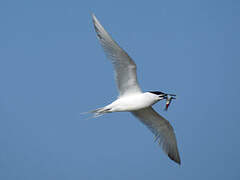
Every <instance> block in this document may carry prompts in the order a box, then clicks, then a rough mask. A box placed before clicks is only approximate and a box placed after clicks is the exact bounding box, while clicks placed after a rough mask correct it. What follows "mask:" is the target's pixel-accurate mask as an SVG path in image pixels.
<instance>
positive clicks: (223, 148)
mask: <svg viewBox="0 0 240 180" xmlns="http://www.w3.org/2000/svg"><path fill="white" fill-rule="evenodd" d="M92 12H94V13H95V14H96V16H97V18H98V19H99V20H100V22H101V23H102V24H103V25H104V27H105V28H106V30H107V31H108V32H109V33H110V34H111V35H112V36H113V38H114V39H115V40H116V41H117V42H118V43H119V44H120V45H121V46H122V47H124V49H125V50H126V51H127V52H128V53H129V55H130V56H131V57H132V58H133V59H134V60H135V62H136V64H137V66H138V79H139V83H140V85H141V87H142V89H143V90H144V91H148V90H159V91H163V92H169V93H176V94H177V101H175V102H174V103H173V104H172V105H171V107H170V108H169V111H168V112H164V111H163V109H164V103H163V102H160V103H158V104H156V105H155V106H154V108H155V109H156V110H157V111H158V112H159V113H161V114H162V115H163V116H164V117H166V118H167V119H168V120H169V121H170V123H171V124H172V125H173V127H174V129H175V132H176V136H177V140H178V147H179V151H180V155H181V160H182V165H181V166H178V165H177V164H176V163H174V162H173V161H171V160H169V159H168V157H167V156H166V155H165V154H164V153H163V152H162V150H161V148H160V147H159V146H158V145H157V143H154V138H153V135H152V134H151V132H150V131H149V130H148V129H147V128H146V127H145V126H144V125H142V124H141V123H140V122H139V121H138V120H137V119H135V118H134V117H133V116H132V115H131V114H130V113H114V114H107V115H105V116H102V117H100V118H98V119H89V120H86V117H85V116H84V117H83V116H81V115H80V112H85V111H88V110H92V109H95V108H97V107H101V106H103V105H106V104H108V103H110V102H111V101H112V100H114V99H115V98H116V97H117V95H118V94H117V93H118V92H117V89H116V86H115V82H114V77H113V69H112V66H111V63H110V62H109V61H108V60H107V59H106V57H105V55H104V53H103V51H102V49H101V47H100V44H99V42H98V41H97V38H96V34H95V32H94V29H93V25H92V21H91V13H92ZM239 32H240V1H237V0H235V1H234V0H229V1H223V0H210V1H209V0H201V1H200V0H199V1H190V0H183V1H178V0H173V1H167V0H163V1H139V0H133V1H129V0H122V1H107V0H89V1H81V0H68V1H61V0H60V1H59V0H42V1H30V0H29V1H27V0H22V1H17V0H15V1H11V0H8V1H5V0H3V1H1V2H0V179H2V180H33V179H34V180H43V179H44V180H52V179H58V180H69V179H71V180H79V179H81V180H84V179H88V180H112V179H114V180H123V179H125V180H126V179H129V180H132V179H138V180H146V179H164V180H166V179H167V180H175V179H179V180H180V179H181V180H183V179H184V180H186V179H189V180H192V179H195V180H202V179H218V180H226V179H240V171H239V170H240V166H239V161H240V153H239V152H240V133H239V127H240V118H239V100H240V95H239V92H240V81H239V78H240V73H239V68H240V63H239V62H240V51H239V47H240V44H239V43H240V35H239Z"/></svg>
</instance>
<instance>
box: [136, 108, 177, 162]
mask: <svg viewBox="0 0 240 180" xmlns="http://www.w3.org/2000/svg"><path fill="white" fill-rule="evenodd" d="M132 114H133V115H134V116H136V117H137V118H138V119H140V121H141V122H142V123H144V124H145V125H146V126H147V127H148V128H149V129H150V130H151V131H152V132H153V133H154V134H155V137H156V140H158V142H159V144H160V145H161V147H162V148H163V151H164V152H165V153H166V154H167V155H168V157H169V158H170V159H172V160H173V161H175V162H176V163H178V164H181V160H180V156H179V152H178V148H177V141H176V137H175V133H174V130H173V127H172V126H171V124H170V123H169V122H168V121H167V120H166V119H165V118H163V117H162V116H160V115H159V114H158V113H157V112H156V111H155V110H154V109H153V108H152V107H148V108H144V109H141V110H138V111H133V112H132Z"/></svg>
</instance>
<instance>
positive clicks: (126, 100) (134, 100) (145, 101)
mask: <svg viewBox="0 0 240 180" xmlns="http://www.w3.org/2000/svg"><path fill="white" fill-rule="evenodd" d="M155 103H156V101H154V100H153V99H151V98H149V97H147V96H144V95H143V94H139V95H134V96H129V97H123V98H120V99H117V100H116V101H114V102H113V103H112V104H110V105H109V107H110V108H111V111H112V112H119V111H136V110H139V109H143V108H146V107H149V106H152V105H153V104H155Z"/></svg>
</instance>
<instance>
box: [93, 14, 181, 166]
mask: <svg viewBox="0 0 240 180" xmlns="http://www.w3.org/2000/svg"><path fill="white" fill-rule="evenodd" d="M92 20H93V24H94V28H95V31H96V34H97V37H98V39H99V41H100V43H101V45H102V47H103V49H104V52H105V54H106V55H107V57H108V58H109V59H110V60H111V62H112V64H113V66H114V70H115V80H116V83H117V87H118V91H119V96H118V98H117V99H116V100H115V101H114V102H112V103H111V104H109V105H107V106H104V107H101V108H98V109H96V110H93V111H91V112H90V113H93V114H94V117H98V116H101V115H103V114H105V113H112V112H122V111H127V112H131V113H132V114H133V115H134V116H135V117H137V118H138V119H139V120H140V121H141V122H142V123H143V124H145V125H146V126H147V127H148V128H149V129H150V130H151V131H152V132H153V134H154V135H155V138H156V140H157V141H158V142H159V144H160V145H161V147H162V149H163V151H164V152H165V153H166V154H167V155H168V157H169V158H170V159H171V160H173V161H175V162H176V163H178V164H181V160H180V156H179V152H178V148H177V141H176V137H175V133H174V130H173V127H172V126H171V124H170V123H169V122H168V121H167V120H166V119H165V118H164V117H162V116H161V115H159V114H158V113H157V112H156V111H155V110H154V109H153V108H152V105H153V104H155V103H157V102H158V101H160V100H163V99H166V100H167V103H166V109H167V108H168V106H169V104H170V103H171V100H172V99H175V95H173V94H166V93H163V92H160V91H149V92H142V91H141V89H140V87H139V84H138V81H137V75H136V64H135V63H134V61H133V60H132V59H131V57H130V56H129V55H128V54H127V53H126V52H125V51H124V50H123V49H122V48H121V47H120V46H119V45H118V44H117V43H116V42H115V41H114V40H113V39H112V38H111V36H110V35H109V34H108V32H107V31H106V30H105V29H104V28H103V26H102V25H101V24H100V22H99V21H98V19H97V18H96V16H95V15H94V14H92Z"/></svg>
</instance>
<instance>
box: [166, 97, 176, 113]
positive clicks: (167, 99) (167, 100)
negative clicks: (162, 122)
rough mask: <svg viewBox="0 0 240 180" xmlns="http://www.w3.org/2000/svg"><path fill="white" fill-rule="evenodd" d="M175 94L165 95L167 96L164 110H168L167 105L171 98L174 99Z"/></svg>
mask: <svg viewBox="0 0 240 180" xmlns="http://www.w3.org/2000/svg"><path fill="white" fill-rule="evenodd" d="M173 96H174V97H173ZM175 96H176V95H174V94H168V95H167V97H166V106H165V109H164V110H165V111H167V110H168V107H169V106H170V104H171V102H172V100H173V99H176V97H175Z"/></svg>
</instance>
